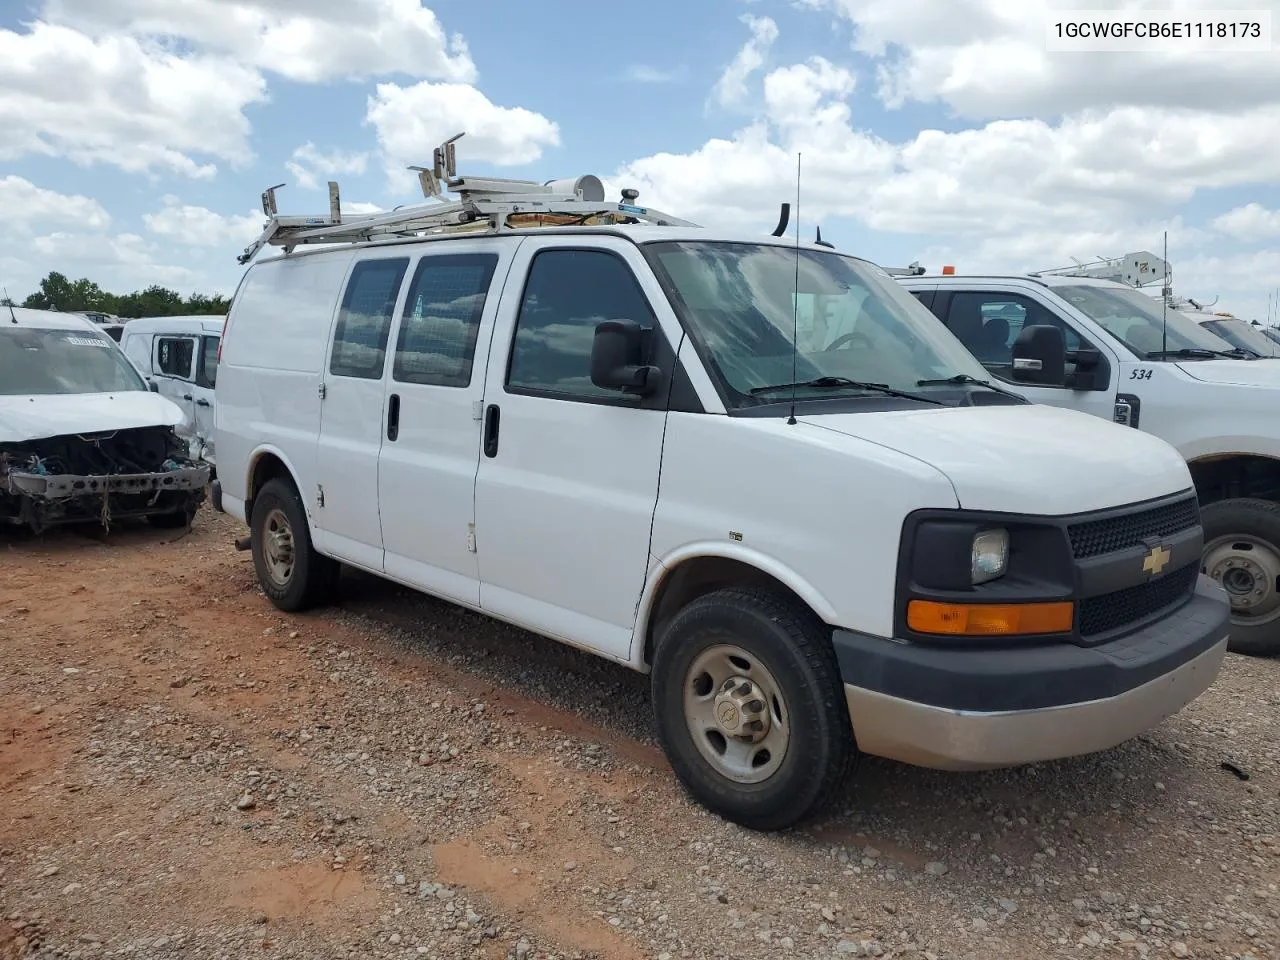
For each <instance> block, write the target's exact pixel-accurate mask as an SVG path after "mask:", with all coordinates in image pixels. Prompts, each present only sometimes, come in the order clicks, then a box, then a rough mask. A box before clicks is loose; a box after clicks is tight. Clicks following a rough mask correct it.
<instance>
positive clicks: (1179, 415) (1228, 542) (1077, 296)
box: [898, 251, 1280, 654]
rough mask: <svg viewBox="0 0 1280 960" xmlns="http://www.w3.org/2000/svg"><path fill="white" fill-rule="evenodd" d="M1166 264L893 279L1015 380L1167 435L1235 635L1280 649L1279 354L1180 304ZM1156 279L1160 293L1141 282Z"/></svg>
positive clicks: (1260, 647) (1238, 645)
mask: <svg viewBox="0 0 1280 960" xmlns="http://www.w3.org/2000/svg"><path fill="white" fill-rule="evenodd" d="M1170 275H1171V272H1170V269H1169V265H1168V263H1167V262H1166V261H1165V260H1163V259H1161V258H1159V257H1156V256H1155V255H1154V254H1151V253H1147V252H1145V251H1144V252H1140V253H1132V254H1128V255H1127V256H1125V257H1122V258H1119V259H1116V260H1102V261H1098V262H1096V263H1092V264H1078V265H1076V266H1074V267H1066V268H1060V269H1054V270H1045V271H1040V272H1038V273H1032V274H1021V275H1003V276H995V275H957V274H956V273H955V272H954V270H953V268H949V267H948V268H944V270H943V272H942V274H941V275H924V276H911V277H903V278H900V279H899V280H898V283H899V284H901V285H902V286H903V287H905V288H906V289H907V290H909V291H910V292H911V293H912V294H913V295H914V296H915V297H916V298H917V299H918V300H919V301H920V302H921V303H923V304H924V305H925V306H927V307H928V308H929V309H930V310H931V311H932V312H933V313H934V314H935V315H936V316H937V317H938V318H939V319H940V320H941V321H942V322H943V323H944V324H945V325H946V327H947V328H948V329H949V330H950V331H951V332H952V333H953V334H955V335H956V336H957V337H958V338H959V339H960V340H961V342H963V343H964V344H965V346H966V347H968V349H969V350H970V351H971V352H972V353H973V354H974V355H975V356H976V357H977V358H978V359H979V360H980V361H981V362H982V364H983V366H984V367H985V368H986V370H987V373H988V374H990V375H991V376H992V377H994V378H995V379H996V380H997V381H999V382H1002V383H1003V384H1005V385H1006V386H1007V387H1008V388H1009V389H1014V390H1017V391H1018V392H1019V393H1022V394H1024V395H1025V396H1027V397H1028V398H1029V399H1031V400H1034V401H1036V402H1037V403H1043V404H1047V405H1051V406H1056V407H1064V408H1067V409H1072V410H1079V411H1083V412H1085V413H1091V414H1093V415H1095V416H1098V417H1102V418H1104V419H1107V420H1114V421H1116V422H1118V423H1121V424H1124V425H1126V426H1128V427H1130V428H1132V429H1133V430H1135V431H1140V432H1143V433H1149V434H1152V435H1154V436H1157V437H1160V438H1162V439H1164V440H1167V441H1168V442H1169V443H1171V444H1172V445H1173V446H1174V447H1175V448H1176V449H1177V450H1178V451H1179V452H1180V453H1181V454H1182V456H1183V457H1184V458H1185V460H1186V461H1187V463H1188V465H1189V466H1190V469H1191V475H1192V477H1193V478H1194V479H1195V487H1196V492H1197V496H1198V498H1199V502H1200V506H1201V508H1202V510H1203V518H1204V529H1205V544H1204V554H1203V558H1202V560H1201V567H1202V570H1203V571H1204V572H1205V573H1206V574H1208V575H1209V576H1211V577H1213V579H1215V580H1216V581H1218V582H1219V583H1221V584H1222V585H1223V587H1224V588H1225V589H1226V591H1227V593H1228V595H1229V596H1230V598H1231V606H1232V623H1231V649H1233V650H1236V651H1239V652H1241V653H1252V654H1274V653H1280V422H1278V421H1277V419H1276V410H1277V409H1278V408H1280V363H1277V362H1276V361H1274V360H1269V359H1258V358H1257V357H1256V356H1255V355H1254V354H1253V353H1251V352H1249V351H1246V350H1243V349H1241V348H1240V347H1238V346H1236V345H1234V344H1232V343H1230V342H1228V341H1226V340H1224V339H1223V338H1222V337H1221V336H1219V335H1218V334H1217V333H1215V332H1213V331H1212V330H1211V329H1208V328H1207V327H1206V326H1203V325H1201V324H1200V323H1197V322H1196V320H1194V319H1192V318H1191V317H1189V316H1187V315H1185V314H1184V313H1182V312H1180V311H1179V310H1177V309H1174V308H1173V307H1172V306H1171V302H1172V292H1171V290H1170V287H1169V278H1170ZM1155 282H1163V288H1162V296H1161V297H1160V298H1158V299H1157V298H1153V297H1151V296H1149V295H1147V294H1146V293H1145V292H1143V290H1142V289H1140V288H1142V287H1145V286H1147V285H1149V284H1151V283H1155ZM1064 453H1065V455H1066V456H1067V457H1068V458H1070V457H1074V456H1079V455H1081V454H1082V453H1083V451H1078V450H1064ZM1129 456H1130V458H1131V459H1135V460H1136V459H1137V458H1138V457H1139V455H1138V454H1137V453H1132V454H1130V455H1129Z"/></svg>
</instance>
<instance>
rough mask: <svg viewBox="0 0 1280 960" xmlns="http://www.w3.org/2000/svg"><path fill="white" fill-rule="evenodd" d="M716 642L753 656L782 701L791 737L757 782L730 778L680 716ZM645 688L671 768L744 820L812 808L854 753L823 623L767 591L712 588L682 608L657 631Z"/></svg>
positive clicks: (693, 790) (803, 814) (706, 801)
mask: <svg viewBox="0 0 1280 960" xmlns="http://www.w3.org/2000/svg"><path fill="white" fill-rule="evenodd" d="M720 644H732V645H734V646H737V647H739V648H741V649H742V650H744V651H746V652H747V653H749V654H751V655H752V656H754V657H755V658H757V659H758V661H759V663H760V665H762V666H763V667H764V669H765V670H767V672H768V673H769V674H771V675H772V678H773V680H774V681H775V682H776V684H777V687H778V688H779V692H780V694H781V702H782V703H785V704H786V713H787V715H788V716H787V720H788V723H787V728H788V729H789V736H790V740H789V743H788V744H787V746H786V749H785V754H784V757H783V759H782V761H781V763H780V764H779V765H778V766H777V768H776V770H775V771H774V772H773V773H771V774H770V775H769V776H768V778H767V779H765V780H763V781H762V782H758V783H740V782H736V781H735V780H734V779H732V778H731V777H730V776H728V775H726V774H725V773H723V772H722V771H721V770H720V769H718V768H717V767H716V766H714V765H713V764H712V762H711V761H710V760H708V759H707V758H706V757H704V756H703V754H702V752H701V750H700V748H699V747H698V745H697V744H696V743H695V741H694V734H693V733H692V732H691V731H690V728H689V725H688V723H687V721H686V714H685V689H686V683H689V684H690V686H691V687H692V684H693V682H694V678H691V677H689V671H690V669H691V668H692V667H693V666H694V664H695V661H697V659H698V658H699V656H701V655H703V654H704V653H705V652H707V651H709V650H711V648H713V647H715V646H717V645H720ZM651 695H652V699H653V707H654V714H655V721H656V724H657V731H658V739H659V741H660V743H661V744H662V748H663V750H664V752H665V753H666V756H667V760H668V762H669V763H670V764H671V766H672V769H673V770H674V772H675V774H676V777H677V778H678V779H679V780H680V782H681V783H682V784H683V785H684V787H685V789H686V790H688V792H689V793H690V794H691V795H692V797H693V798H694V799H695V800H697V801H698V802H699V803H701V804H702V805H703V806H705V807H707V808H708V809H709V810H711V811H712V812H714V813H716V814H719V815H720V816H722V817H724V818H725V819H727V820H730V821H732V822H734V823H737V824H740V825H741V826H744V827H747V828H749V829H753V830H783V829H786V828H787V827H791V826H794V825H795V824H797V823H800V822H802V821H804V820H806V819H808V818H810V817H811V816H813V815H815V814H817V813H819V812H820V811H821V810H822V809H823V808H824V807H826V806H827V805H828V803H829V802H830V801H831V800H832V798H833V796H834V795H835V794H836V792H837V791H838V790H839V789H840V787H841V785H842V784H843V782H844V779H845V776H846V774H847V772H848V769H849V765H850V763H851V762H852V760H853V759H854V757H855V755H856V754H857V747H856V746H855V743H854V739H853V730H852V727H851V725H850V723H849V710H848V707H847V705H846V702H845V698H844V686H843V684H842V682H841V680H840V672H839V668H838V667H837V665H836V658H835V651H834V650H833V649H832V646H831V635H830V632H829V630H827V629H826V628H825V627H824V625H823V624H822V623H820V622H819V621H818V620H817V619H816V618H815V617H813V616H812V615H811V614H810V613H809V611H808V610H806V609H803V608H799V607H797V605H796V604H794V603H792V602H790V601H789V600H787V599H785V598H782V597H779V596H776V595H774V594H771V593H767V592H763V591H759V590H752V589H739V588H729V589H723V590H717V591H716V592H714V593H710V594H707V595H706V596H703V597H700V598H699V599H697V600H695V601H693V602H692V603H690V604H689V605H688V606H687V607H685V608H684V609H683V610H681V611H680V612H679V613H678V614H677V615H676V616H675V618H674V619H673V620H672V621H671V623H670V624H669V625H668V626H667V628H666V630H664V631H663V634H662V636H661V637H659V638H658V643H657V647H656V649H655V650H654V655H653V664H652V673H651ZM721 739H722V740H723V739H724V738H723V736H722V735H721Z"/></svg>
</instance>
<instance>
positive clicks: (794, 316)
mask: <svg viewBox="0 0 1280 960" xmlns="http://www.w3.org/2000/svg"><path fill="white" fill-rule="evenodd" d="M791 305H792V306H791V415H790V416H788V417H787V424H788V425H789V426H794V425H795V422H796V375H797V369H796V367H797V356H798V354H799V353H800V154H799V153H797V154H796V287H795V295H794V296H793V297H792V298H791Z"/></svg>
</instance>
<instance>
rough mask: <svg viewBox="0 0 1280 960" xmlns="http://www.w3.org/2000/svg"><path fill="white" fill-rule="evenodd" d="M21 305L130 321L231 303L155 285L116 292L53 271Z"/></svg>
mask: <svg viewBox="0 0 1280 960" xmlns="http://www.w3.org/2000/svg"><path fill="white" fill-rule="evenodd" d="M21 306H24V307H30V308H31V309H33V310H60V311H62V312H63V313H68V312H80V311H88V310H92V311H100V312H102V313H109V314H114V315H115V316H117V317H121V318H123V319H126V320H134V319H137V318H140V317H166V316H174V315H177V314H192V315H203V316H208V315H210V314H224V313H226V312H227V310H229V309H230V307H231V302H230V301H229V300H228V299H227V298H226V297H224V296H222V294H220V293H215V294H213V295H212V296H211V295H209V294H206V293H193V294H191V296H189V297H183V296H182V294H180V293H178V292H177V291H176V290H170V289H169V288H168V287H162V286H160V285H159V284H152V285H151V286H149V287H147V288H146V289H145V290H135V291H134V292H133V293H126V294H123V295H119V294H114V293H110V292H108V291H106V290H103V289H102V288H101V287H100V286H98V284H97V283H95V282H94V281H92V280H90V279H88V278H86V277H82V278H81V279H79V280H75V281H72V280H69V279H68V278H67V276H66V275H65V274H62V273H58V272H57V271H56V270H53V271H50V272H49V274H48V276H46V277H45V278H44V279H43V280H41V281H40V289H39V290H37V291H36V292H35V293H33V294H31V295H30V296H28V297H27V298H26V299H25V300H23V301H22V304H21Z"/></svg>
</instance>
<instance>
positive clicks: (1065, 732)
mask: <svg viewBox="0 0 1280 960" xmlns="http://www.w3.org/2000/svg"><path fill="white" fill-rule="evenodd" d="M1226 651H1227V636H1226V634H1225V633H1224V634H1223V636H1222V637H1221V639H1220V640H1219V641H1218V642H1217V643H1215V644H1214V646H1212V647H1210V648H1209V649H1208V650H1206V651H1205V652H1204V653H1202V654H1200V655H1199V656H1197V657H1195V658H1194V659H1192V660H1189V661H1187V662H1186V663H1184V664H1182V665H1181V666H1179V667H1177V668H1175V669H1174V670H1171V671H1169V672H1168V673H1166V674H1164V675H1162V676H1159V677H1156V678H1155V679H1154V680H1150V681H1148V682H1147V683H1144V684H1142V685H1141V686H1138V687H1134V688H1133V689H1131V690H1127V691H1125V692H1124V693H1121V694H1118V695H1117V696H1114V697H1108V698H1106V699H1103V700H1091V701H1088V702H1085V703H1073V704H1065V705H1062V706H1055V707H1046V708H1044V709H1039V710H1012V711H1008V712H1003V713H979V712H974V711H967V710H949V709H946V708H944V707H934V706H930V705H928V704H924V703H915V702H912V701H910V700H903V699H900V698H897V697H891V696H888V695H886V694H883V693H878V692H876V691H873V690H867V689H864V688H862V687H857V686H853V685H852V684H846V685H845V688H844V689H845V700H846V701H847V703H848V705H849V718H850V719H851V720H852V721H853V729H854V735H855V737H856V739H857V743H858V747H859V749H861V750H862V751H863V752H865V753H868V754H871V755H873V756H878V757H887V758H888V759H890V760H900V761H902V762H904V763H910V764H913V765H915V766H920V767H932V768H934V769H938V770H990V769H998V768H1001V767H1013V766H1020V765H1021V764H1025V763H1036V762H1039V761H1041V760H1056V759H1060V758H1062V757H1072V756H1079V755H1081V754H1086V753H1095V752H1097V751H1100V750H1107V749H1109V748H1111V747H1114V746H1117V745H1118V744H1121V743H1124V742H1125V741H1126V740H1131V739H1132V738H1134V737H1136V736H1138V735H1139V734H1140V733H1144V732H1145V731H1147V730H1150V729H1151V728H1152V727H1156V726H1158V725H1159V724H1160V723H1162V722H1163V721H1164V720H1165V719H1166V718H1168V717H1170V716H1172V715H1173V714H1175V713H1177V712H1178V711H1179V710H1181V709H1182V708H1183V707H1185V706H1186V705H1187V704H1188V703H1190V702H1191V701H1192V700H1194V699H1195V698H1196V697H1198V696H1200V694H1202V693H1204V692H1205V690H1207V689H1208V688H1209V687H1210V686H1211V685H1212V684H1213V682H1214V680H1216V679H1217V677H1218V671H1219V669H1220V668H1221V666H1222V659H1223V656H1224V655H1225V654H1226Z"/></svg>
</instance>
